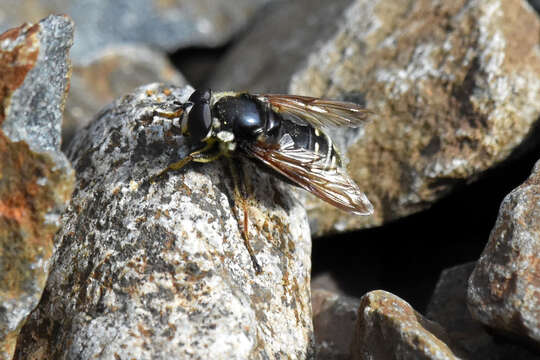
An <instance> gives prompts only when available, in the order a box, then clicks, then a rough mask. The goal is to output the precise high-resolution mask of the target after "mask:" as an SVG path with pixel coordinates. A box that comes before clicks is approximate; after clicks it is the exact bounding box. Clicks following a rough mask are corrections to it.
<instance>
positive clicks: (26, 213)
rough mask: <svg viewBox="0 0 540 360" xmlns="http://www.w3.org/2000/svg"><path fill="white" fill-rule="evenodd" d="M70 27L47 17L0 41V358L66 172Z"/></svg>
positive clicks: (20, 314)
mask: <svg viewBox="0 0 540 360" xmlns="http://www.w3.org/2000/svg"><path fill="white" fill-rule="evenodd" d="M72 39H73V23H72V22H71V20H70V19H68V18H67V17H64V16H50V17H48V18H46V19H44V20H42V21H41V22H39V23H37V24H34V25H31V24H25V25H22V26H20V27H17V28H13V29H11V30H8V31H7V32H5V33H3V34H1V35H0V83H1V86H0V89H1V90H0V159H2V160H1V161H0V278H1V279H0V358H1V359H11V357H12V355H13V352H14V350H15V345H16V341H17V336H18V334H19V331H20V329H21V327H22V325H23V323H24V322H25V320H26V318H27V316H28V315H29V314H30V312H31V311H32V310H33V309H34V307H35V306H36V305H37V304H38V301H39V299H40V296H41V294H42V291H43V288H44V287H45V282H46V279H47V271H48V264H49V260H50V258H51V255H52V250H53V236H54V233H55V232H56V231H57V230H58V228H59V227H60V224H61V223H60V214H61V212H62V210H63V208H64V207H65V205H66V203H67V202H68V201H69V199H70V196H71V192H72V190H73V185H74V172H73V170H72V168H71V167H70V165H69V163H68V161H67V159H66V158H65V156H64V155H63V154H62V152H61V151H60V126H61V121H62V112H63V109H64V101H65V97H66V93H67V89H68V87H69V76H70V63H69V59H68V54H69V49H70V47H71V44H72Z"/></svg>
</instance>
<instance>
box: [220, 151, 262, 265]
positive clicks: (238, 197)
mask: <svg viewBox="0 0 540 360" xmlns="http://www.w3.org/2000/svg"><path fill="white" fill-rule="evenodd" d="M227 160H228V165H229V170H230V172H231V177H232V180H233V185H234V206H232V210H233V214H234V217H235V218H236V220H237V221H238V223H239V227H240V233H241V234H242V238H243V240H244V246H245V247H246V249H247V251H248V253H249V257H250V258H251V262H252V263H253V269H254V270H255V273H256V274H257V275H259V274H261V273H262V267H261V265H260V264H259V262H258V261H257V257H256V256H255V252H254V251H253V248H252V247H251V243H250V241H249V232H248V225H249V224H248V218H249V212H248V206H247V202H246V198H245V196H244V194H243V192H242V190H245V189H242V188H243V185H245V184H244V182H243V181H242V180H241V178H240V174H239V171H238V168H237V166H236V165H235V163H234V162H233V160H232V158H231V157H227ZM241 187H242V188H241ZM237 205H241V206H242V211H243V213H244V218H243V221H240V218H239V216H238V211H237V209H236V206H237ZM240 222H242V225H240Z"/></svg>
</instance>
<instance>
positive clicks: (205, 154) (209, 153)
mask: <svg viewBox="0 0 540 360" xmlns="http://www.w3.org/2000/svg"><path fill="white" fill-rule="evenodd" d="M221 155H223V154H222V153H221V152H219V149H218V147H217V146H216V143H215V142H209V143H207V144H206V145H205V146H204V147H203V148H202V149H199V150H196V151H193V152H192V153H191V154H189V155H187V156H186V157H185V158H183V159H181V160H179V161H177V162H174V163H172V164H170V165H169V166H167V167H166V168H165V169H163V170H161V171H160V172H159V173H157V174H156V175H154V176H152V177H151V178H150V181H151V182H154V181H155V179H156V178H158V177H160V176H162V175H163V174H166V173H168V172H169V171H176V170H180V169H182V168H183V167H184V166H186V165H187V164H189V163H190V162H192V161H194V162H200V163H208V162H211V161H214V160H217V159H219V158H220V157H221Z"/></svg>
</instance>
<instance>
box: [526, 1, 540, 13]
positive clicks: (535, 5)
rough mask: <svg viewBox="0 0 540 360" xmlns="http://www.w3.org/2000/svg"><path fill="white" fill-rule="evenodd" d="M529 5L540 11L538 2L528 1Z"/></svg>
mask: <svg viewBox="0 0 540 360" xmlns="http://www.w3.org/2000/svg"><path fill="white" fill-rule="evenodd" d="M528 1H529V4H531V6H532V7H533V8H534V9H535V10H536V11H540V0H528Z"/></svg>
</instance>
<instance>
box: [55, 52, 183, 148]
mask: <svg viewBox="0 0 540 360" xmlns="http://www.w3.org/2000/svg"><path fill="white" fill-rule="evenodd" d="M156 81H157V82H162V83H168V84H171V85H176V86H182V85H186V81H185V79H184V77H183V76H182V75H181V74H180V73H179V72H178V71H176V70H175V69H174V67H173V66H172V65H171V64H170V63H169V61H168V59H167V58H166V57H165V55H164V54H162V53H160V52H159V51H157V50H151V49H149V48H147V47H144V46H117V47H110V48H107V49H106V50H103V51H101V52H99V53H98V54H96V55H95V56H94V57H93V58H92V60H91V61H90V62H88V63H85V64H79V65H75V66H74V67H73V75H72V78H71V88H70V92H69V96H68V99H67V103H66V121H65V122H64V128H63V136H64V141H65V143H69V141H70V140H71V138H72V137H73V134H74V133H75V131H77V129H79V128H81V127H83V126H85V125H87V124H88V123H89V122H90V120H91V119H92V117H93V116H94V115H95V114H96V113H97V112H98V111H99V110H101V108H103V107H104V106H106V105H107V104H109V103H110V102H112V101H113V100H114V99H116V98H118V97H120V96H122V95H124V94H127V93H129V92H131V91H133V90H134V89H135V88H136V87H138V86H142V85H145V84H148V83H152V82H156Z"/></svg>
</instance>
